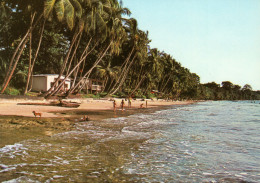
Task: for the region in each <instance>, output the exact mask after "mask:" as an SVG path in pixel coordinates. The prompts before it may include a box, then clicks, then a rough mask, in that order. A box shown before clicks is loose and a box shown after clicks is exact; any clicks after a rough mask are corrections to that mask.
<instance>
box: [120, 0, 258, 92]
mask: <svg viewBox="0 0 260 183" xmlns="http://www.w3.org/2000/svg"><path fill="white" fill-rule="evenodd" d="M123 6H124V7H127V8H129V9H130V10H131V12H132V15H131V17H133V18H136V19H137V20H138V27H139V28H140V29H141V30H144V31H146V30H148V31H149V38H150V39H151V40H152V42H151V47H152V48H158V49H159V50H161V51H165V52H166V53H168V54H170V55H172V56H173V58H175V59H176V60H177V61H178V62H180V63H181V64H182V65H183V66H184V67H186V68H188V69H190V71H191V72H194V73H196V74H198V75H199V76H200V79H201V82H202V83H207V82H212V81H215V82H216V83H219V84H220V83H221V82H222V81H231V82H232V83H233V84H238V85H240V86H241V87H243V86H244V85H245V84H250V85H251V86H252V87H253V89H254V90H260V0H162V1H158V0H123Z"/></svg>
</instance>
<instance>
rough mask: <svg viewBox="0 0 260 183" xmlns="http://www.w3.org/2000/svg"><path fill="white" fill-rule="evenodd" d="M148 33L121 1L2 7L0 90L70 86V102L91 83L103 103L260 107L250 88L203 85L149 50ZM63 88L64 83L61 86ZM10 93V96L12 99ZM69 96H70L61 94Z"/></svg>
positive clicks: (65, 0) (14, 1) (6, 2)
mask: <svg viewBox="0 0 260 183" xmlns="http://www.w3.org/2000/svg"><path fill="white" fill-rule="evenodd" d="M150 42H151V40H150V39H149V32H145V31H142V30H140V29H139V28H138V20H136V19H134V18H132V17H131V11H130V10H129V9H128V8H126V7H124V6H123V3H122V1H118V0H44V1H35V0H24V1H18V0H3V1H1V3H0V83H1V84H2V85H1V87H0V89H1V93H8V91H10V89H11V88H15V89H16V90H17V91H18V93H20V94H26V93H28V92H29V91H30V90H31V86H30V80H31V77H32V75H33V74H59V78H58V79H57V80H56V84H57V85H58V87H56V88H54V86H56V85H53V87H52V88H51V89H50V90H49V91H48V92H46V93H44V94H43V95H44V96H45V97H49V96H52V95H57V94H59V91H60V88H61V86H62V82H63V81H64V80H63V81H62V80H61V76H65V77H66V78H68V77H69V78H72V79H73V83H72V85H71V88H70V90H69V91H67V93H66V94H65V95H66V96H68V95H73V94H78V93H84V92H88V91H85V90H84V89H83V88H82V84H81V83H82V82H83V81H84V79H86V78H93V79H96V80H102V81H103V84H104V87H103V89H102V93H103V95H117V96H122V97H129V96H136V97H148V98H151V97H161V98H168V99H174V100H181V99H210V100H226V99H228V100H242V99H259V92H255V91H252V87H251V86H250V85H248V84H247V85H245V86H244V87H243V88H242V87H240V86H239V85H236V84H233V83H232V82H230V81H223V82H222V83H221V86H220V85H219V84H216V83H215V82H212V83H207V84H201V83H200V77H199V76H198V75H197V74H196V73H191V72H190V70H189V69H187V68H185V67H183V66H182V65H181V63H180V62H179V61H176V60H175V59H174V58H173V56H172V55H170V54H167V53H165V52H163V51H160V50H159V49H158V48H151V47H150ZM59 81H60V82H59ZM9 93H10V92H9ZM63 95H64V94H63Z"/></svg>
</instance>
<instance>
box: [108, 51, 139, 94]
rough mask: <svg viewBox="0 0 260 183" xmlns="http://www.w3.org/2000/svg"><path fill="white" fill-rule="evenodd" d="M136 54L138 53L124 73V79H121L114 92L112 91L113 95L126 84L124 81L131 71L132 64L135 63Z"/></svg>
mask: <svg viewBox="0 0 260 183" xmlns="http://www.w3.org/2000/svg"><path fill="white" fill-rule="evenodd" d="M136 56H137V55H136V54H135V56H134V57H133V59H132V60H131V62H130V64H129V66H128V68H127V70H126V71H125V73H123V74H124V75H123V77H122V79H121V81H120V83H119V85H118V86H117V88H116V89H115V90H114V91H113V92H111V93H110V94H111V95H113V94H115V93H116V92H117V91H118V90H119V89H120V87H121V86H122V85H123V84H124V81H125V79H126V76H127V74H128V72H129V70H130V68H131V66H132V64H133V62H134V60H135V58H136Z"/></svg>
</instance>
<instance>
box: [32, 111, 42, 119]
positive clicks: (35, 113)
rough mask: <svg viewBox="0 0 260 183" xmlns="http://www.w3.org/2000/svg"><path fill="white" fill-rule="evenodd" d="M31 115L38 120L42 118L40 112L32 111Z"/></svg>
mask: <svg viewBox="0 0 260 183" xmlns="http://www.w3.org/2000/svg"><path fill="white" fill-rule="evenodd" d="M32 113H33V114H34V116H35V117H37V116H39V117H40V118H41V117H42V113H40V112H35V111H33V112H32Z"/></svg>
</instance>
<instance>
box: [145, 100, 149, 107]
mask: <svg viewBox="0 0 260 183" xmlns="http://www.w3.org/2000/svg"><path fill="white" fill-rule="evenodd" d="M145 104H146V108H147V106H148V101H147V100H146V101H145Z"/></svg>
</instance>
